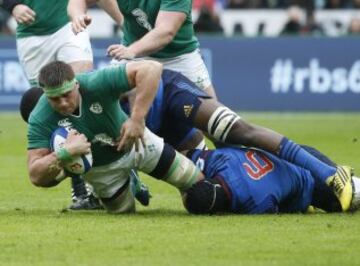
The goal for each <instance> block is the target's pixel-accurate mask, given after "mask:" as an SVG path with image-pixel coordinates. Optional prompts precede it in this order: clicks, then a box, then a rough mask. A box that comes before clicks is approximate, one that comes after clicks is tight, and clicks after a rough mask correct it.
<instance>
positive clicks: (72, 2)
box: [67, 0, 94, 33]
mask: <svg viewBox="0 0 360 266" xmlns="http://www.w3.org/2000/svg"><path fill="white" fill-rule="evenodd" d="M93 2H94V1H93V0H69V3H68V6H67V12H68V15H69V17H70V20H71V27H72V30H73V31H74V33H79V32H81V31H84V30H85V29H86V27H87V26H88V25H89V24H90V23H91V17H90V16H89V15H87V14H86V12H87V7H88V5H91V4H92V3H93Z"/></svg>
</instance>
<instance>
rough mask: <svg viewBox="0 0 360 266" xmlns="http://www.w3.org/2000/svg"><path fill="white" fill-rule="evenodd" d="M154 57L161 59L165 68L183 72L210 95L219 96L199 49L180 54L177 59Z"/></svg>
mask: <svg viewBox="0 0 360 266" xmlns="http://www.w3.org/2000/svg"><path fill="white" fill-rule="evenodd" d="M152 59H154V60H157V61H160V62H161V63H162V64H163V65H164V69H169V70H172V71H176V72H179V73H181V74H183V75H184V76H185V77H187V78H188V79H189V80H191V81H192V82H193V83H195V84H196V85H197V86H198V87H199V88H200V89H202V90H203V91H205V92H206V93H207V94H208V95H209V96H211V97H212V98H214V99H216V98H217V97H216V93H215V89H214V86H213V84H212V82H211V79H210V75H209V72H208V70H207V68H206V65H205V62H204V60H203V58H202V56H201V54H200V50H199V49H197V50H195V51H193V52H190V53H188V54H184V55H181V56H178V57H176V58H175V59H163V60H161V59H160V60H159V59H156V58H152Z"/></svg>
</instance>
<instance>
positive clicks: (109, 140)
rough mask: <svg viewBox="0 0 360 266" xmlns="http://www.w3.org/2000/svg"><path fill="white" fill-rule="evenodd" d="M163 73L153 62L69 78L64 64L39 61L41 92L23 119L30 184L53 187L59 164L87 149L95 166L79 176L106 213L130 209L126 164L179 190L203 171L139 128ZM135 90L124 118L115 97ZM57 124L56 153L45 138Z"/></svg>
mask: <svg viewBox="0 0 360 266" xmlns="http://www.w3.org/2000/svg"><path fill="white" fill-rule="evenodd" d="M161 72H162V66H161V64H159V63H157V62H154V61H140V62H130V63H128V64H126V65H122V66H118V67H112V68H106V69H102V70H98V71H94V72H90V73H86V74H79V75H77V76H76V78H75V76H74V72H73V71H72V69H71V67H70V66H69V65H67V64H65V63H63V62H58V61H57V62H53V63H50V64H48V65H46V66H45V67H44V68H43V69H42V70H41V72H40V76H39V81H40V84H41V86H42V87H43V90H44V95H43V96H42V97H41V98H40V100H39V102H38V103H37V105H36V107H35V109H34V110H33V112H32V113H31V115H30V118H29V129H28V169H29V176H30V180H31V181H32V183H33V184H34V185H36V186H41V187H50V186H54V185H57V184H58V183H59V181H61V179H62V178H63V176H64V175H63V174H62V165H63V164H64V162H66V161H67V160H68V159H69V158H71V157H72V156H76V155H80V154H85V153H87V152H89V151H90V150H91V152H92V155H93V159H94V164H93V167H92V169H91V170H90V171H89V172H88V173H86V174H85V175H84V179H85V180H86V181H87V182H89V183H90V184H91V185H92V186H93V188H94V192H95V193H96V194H97V196H99V197H100V199H101V202H102V203H103V205H104V207H105V208H106V210H107V211H109V212H113V213H122V212H131V211H134V210H135V205H134V197H133V195H132V193H131V190H130V188H129V183H130V182H129V180H130V178H129V173H130V171H131V169H132V168H136V169H138V170H140V171H143V172H146V173H148V174H150V175H152V176H154V177H156V178H158V179H161V180H163V181H165V182H167V183H169V184H171V185H173V186H175V187H177V188H178V189H179V190H180V191H183V190H185V189H187V188H189V187H190V186H191V185H192V184H194V183H195V182H196V181H197V180H198V179H199V178H202V174H201V173H200V171H199V170H198V169H197V168H196V167H195V165H194V164H193V163H192V162H191V161H190V160H188V159H187V158H186V157H185V156H183V155H181V154H179V153H177V152H176V151H175V150H174V149H173V148H172V147H171V146H169V145H167V144H164V142H163V140H162V139H161V138H159V137H157V136H156V135H154V134H153V133H151V132H150V131H149V130H148V129H146V128H145V122H144V118H145V116H146V113H147V111H148V109H149V106H150V105H151V103H152V101H153V99H154V96H155V94H156V90H157V87H158V85H159V82H160V76H161ZM133 88H136V92H137V93H136V98H135V101H134V106H133V109H132V113H131V116H130V117H129V118H128V117H127V115H126V114H125V113H124V112H123V111H122V110H121V107H120V105H119V102H118V100H119V97H120V96H121V94H123V93H125V92H126V91H129V90H131V89H133ZM59 126H63V127H68V128H72V129H74V130H72V131H70V133H69V136H68V138H67V140H66V142H65V144H64V146H63V149H61V151H58V152H56V153H55V152H52V151H51V150H50V143H49V142H50V137H51V134H52V132H53V131H54V130H55V129H56V128H57V127H59Z"/></svg>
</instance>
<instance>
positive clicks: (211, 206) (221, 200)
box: [185, 179, 230, 214]
mask: <svg viewBox="0 0 360 266" xmlns="http://www.w3.org/2000/svg"><path fill="white" fill-rule="evenodd" d="M185 207H186V209H187V210H188V211H189V212H190V213H193V214H214V213H218V212H225V211H228V210H229V207H230V200H229V197H228V195H227V193H226V191H225V189H224V188H223V187H222V185H221V184H220V182H218V180H216V179H203V180H201V181H199V182H197V183H195V184H194V185H193V186H192V187H191V188H190V189H188V190H187V191H186V198H185Z"/></svg>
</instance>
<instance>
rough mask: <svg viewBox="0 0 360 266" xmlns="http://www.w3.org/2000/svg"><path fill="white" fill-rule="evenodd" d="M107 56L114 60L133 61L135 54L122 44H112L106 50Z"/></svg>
mask: <svg viewBox="0 0 360 266" xmlns="http://www.w3.org/2000/svg"><path fill="white" fill-rule="evenodd" d="M107 54H108V56H111V57H112V58H115V59H116V60H121V59H134V58H135V53H134V52H132V51H131V49H130V48H129V47H126V46H124V45H122V44H112V45H110V46H109V47H108V48H107Z"/></svg>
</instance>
